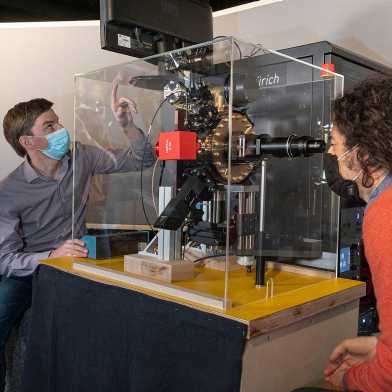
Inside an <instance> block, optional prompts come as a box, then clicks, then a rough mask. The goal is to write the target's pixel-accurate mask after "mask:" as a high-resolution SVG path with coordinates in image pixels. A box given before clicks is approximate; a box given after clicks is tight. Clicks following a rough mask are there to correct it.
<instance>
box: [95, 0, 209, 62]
mask: <svg viewBox="0 0 392 392" xmlns="http://www.w3.org/2000/svg"><path fill="white" fill-rule="evenodd" d="M100 19H101V46H102V48H103V49H107V50H110V51H113V52H118V53H122V54H127V55H129V56H134V57H147V56H151V55H154V54H157V53H163V52H166V51H168V50H173V49H179V48H182V47H185V46H189V45H191V44H196V43H201V42H205V41H209V40H211V39H212V34H213V33H212V9H211V7H210V4H209V1H208V0H100Z"/></svg>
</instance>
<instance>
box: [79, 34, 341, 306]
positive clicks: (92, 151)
mask: <svg viewBox="0 0 392 392" xmlns="http://www.w3.org/2000/svg"><path fill="white" fill-rule="evenodd" d="M75 83H76V94H75V133H74V147H73V148H74V193H73V214H74V216H73V222H74V227H73V233H74V234H73V235H74V238H81V237H83V236H84V235H86V234H88V235H89V236H90V237H92V240H91V238H90V237H89V238H90V240H91V241H94V238H95V237H97V236H104V237H105V236H108V237H110V238H111V237H112V236H117V240H118V236H120V237H121V236H122V237H121V238H120V243H121V240H123V241H124V242H127V241H128V242H129V241H130V240H132V241H134V248H132V247H127V245H126V244H123V245H120V246H119V247H117V248H116V249H117V250H118V249H120V250H119V252H120V254H117V253H116V254H115V255H114V256H120V260H118V259H116V262H115V263H114V264H113V263H111V261H110V260H109V259H110V258H106V259H104V260H103V261H100V262H99V263H97V262H95V263H94V261H93V262H92V263H91V265H90V266H93V267H91V268H93V269H94V271H92V272H93V273H97V270H98V269H99V268H102V269H103V271H105V273H108V274H111V275H110V276H111V277H112V278H113V277H114V275H116V274H117V275H118V274H121V276H123V277H120V279H131V280H130V281H129V282H130V283H131V284H134V285H136V286H138V285H139V283H140V282H141V283H140V285H141V286H140V287H142V288H143V289H147V290H152V291H158V292H161V291H162V292H164V293H165V295H167V296H169V297H170V296H180V297H181V296H182V295H183V297H184V299H185V300H186V301H190V302H192V301H196V302H202V303H203V304H204V305H205V306H210V307H216V308H221V309H224V310H228V309H229V308H231V309H235V308H236V307H241V306H243V305H245V304H247V303H251V302H253V301H257V300H263V299H264V298H268V296H272V295H273V296H277V295H282V294H284V293H287V292H288V291H290V290H294V289H296V288H297V286H296V285H295V284H291V283H290V279H291V277H290V276H282V277H281V278H280V277H279V276H278V274H276V273H275V272H274V270H273V269H272V265H273V264H271V263H270V262H274V263H276V262H278V263H284V264H288V265H301V266H306V267H307V268H312V269H319V270H324V271H329V272H330V273H331V275H333V274H334V273H335V271H336V265H337V257H338V255H337V238H338V232H337V231H338V215H339V200H338V198H337V197H336V196H335V195H334V194H333V193H332V192H331V191H330V189H329V188H328V185H327V183H326V180H325V175H324V169H323V152H324V151H325V149H326V148H327V143H328V136H329V132H330V128H331V125H332V122H331V104H332V102H333V100H334V99H335V98H336V97H338V96H340V95H341V94H342V93H343V77H342V76H341V75H338V74H336V73H334V72H332V71H330V70H328V69H322V68H319V67H316V66H313V65H312V64H309V63H306V62H303V61H300V60H297V59H294V58H291V57H288V56H286V55H283V54H280V53H278V52H275V51H271V50H268V49H266V48H264V47H262V46H261V45H252V44H245V43H243V42H241V41H238V40H236V39H234V38H219V39H216V40H213V41H211V42H208V43H205V44H201V45H195V46H192V47H189V48H184V49H182V50H177V51H173V52H168V53H163V54H161V55H156V56H152V57H149V58H145V59H142V60H135V61H132V62H129V63H125V64H120V65H116V66H112V67H107V68H104V69H100V70H97V71H94V72H89V73H86V74H80V75H77V76H76V79H75ZM78 154H79V155H78ZM83 154H84V156H85V158H84V159H85V160H88V162H89V164H90V166H91V168H92V170H93V172H94V174H95V175H94V177H93V180H92V182H91V186H90V193H89V194H83V193H82V192H81V191H80V189H82V187H80V186H78V185H80V184H81V183H82V182H83V181H84V177H83V173H82V168H81V167H80V166H79V165H78V162H80V159H82V158H81V157H80V155H83ZM83 170H84V169H83ZM81 217H83V219H81ZM84 217H85V218H84ZM83 221H84V222H85V225H86V227H84V225H83V224H81V222H82V223H83ZM86 230H89V232H86ZM141 233H142V236H141ZM131 248H132V249H131ZM121 249H123V253H121ZM138 252H139V253H138ZM103 254H104V255H105V253H103ZM129 254H136V259H134V258H132V257H131V259H127V257H128V255H129ZM121 256H125V261H126V263H125V264H126V265H127V263H128V264H130V267H129V265H128V267H129V268H128V269H127V266H126V267H125V269H126V270H127V271H128V272H124V271H123V269H124V267H123V265H124V263H123V261H122V259H121ZM89 257H90V259H91V253H90V255H89ZM138 257H139V258H140V259H138ZM96 258H97V259H98V258H99V257H96ZM127 260H128V261H127ZM134 260H138V261H134ZM90 261H91V260H90ZM150 261H151V263H153V264H151V263H150ZM78 262H81V263H79V264H80V265H82V266H84V267H82V268H85V270H86V271H88V268H90V267H88V266H87V264H88V263H83V260H82V259H79V260H78ZM116 263H117V264H116ZM159 263H161V264H159ZM98 264H99V266H98V267H97V265H98ZM113 265H115V267H113ZM135 266H137V267H135ZM89 271H90V272H91V270H89ZM161 272H162V274H161ZM166 272H167V273H168V274H169V275H165V274H166ZM160 274H161V275H160ZM167 276H169V278H167ZM317 279H321V278H316V277H313V278H310V277H307V278H304V279H302V280H300V283H299V284H302V285H311V284H314V283H315V282H317ZM162 280H165V283H160V282H162ZM143 282H144V283H143ZM145 282H147V286H146V285H145ZM203 297H204V298H206V299H207V300H206V302H203V300H202V299H203Z"/></svg>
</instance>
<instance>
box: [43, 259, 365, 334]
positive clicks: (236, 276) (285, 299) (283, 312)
mask: <svg viewBox="0 0 392 392" xmlns="http://www.w3.org/2000/svg"><path fill="white" fill-rule="evenodd" d="M74 261H81V262H86V261H87V262H89V263H92V264H94V265H99V266H102V267H105V268H110V269H112V270H114V271H119V272H124V261H123V258H115V259H110V260H99V261H98V260H92V259H74V258H72V257H62V258H57V259H48V260H43V261H42V263H43V264H46V265H49V266H52V267H55V268H58V269H61V270H64V271H67V272H69V273H72V274H76V275H80V276H84V277H86V278H88V279H91V280H94V281H99V282H102V283H106V284H111V285H116V286H120V287H127V288H130V289H132V290H136V291H140V292H144V293H147V294H149V295H152V296H154V297H158V298H162V299H165V300H169V301H175V302H178V303H182V304H184V305H186V306H191V307H193V308H196V309H199V310H201V311H206V312H210V313H214V314H221V315H222V316H224V317H227V318H231V319H234V320H237V321H239V322H242V323H245V324H247V325H248V326H249V337H251V336H254V335H258V334H262V333H266V332H268V331H270V330H272V329H275V328H278V327H281V326H284V325H288V324H291V323H292V322H294V321H298V320H300V319H304V318H306V317H311V316H312V315H315V314H318V313H320V312H323V311H326V310H327V309H331V308H334V307H336V306H339V305H342V304H345V303H348V302H352V301H354V300H356V299H358V298H360V297H362V296H364V295H365V284H364V283H363V282H359V281H353V280H348V279H341V278H331V277H328V276H326V275H323V274H320V275H317V274H310V275H309V274H303V273H298V272H288V271H284V270H276V269H273V268H268V270H267V272H266V280H268V279H270V278H272V279H273V282H274V292H273V296H272V297H271V296H268V297H267V296H266V287H262V288H259V289H257V288H255V285H254V279H255V277H254V273H247V272H246V271H245V269H239V270H236V271H231V272H230V273H229V281H228V294H229V298H230V299H231V302H232V307H231V308H230V309H228V310H218V309H211V308H209V307H207V306H203V305H200V304H196V303H192V302H190V301H186V300H183V299H182V298H173V297H169V296H166V295H163V294H162V293H157V292H149V291H148V290H145V289H139V288H135V287H133V286H132V285H129V284H126V283H118V282H116V281H113V280H111V279H107V278H104V277H98V276H95V275H91V274H89V273H85V272H80V271H76V270H74V268H73V262H74ZM173 285H175V286H177V287H183V288H186V289H192V290H195V291H200V292H203V293H205V294H208V295H214V296H221V297H223V295H224V279H223V272H222V271H216V270H211V269H208V268H199V269H197V272H196V276H195V278H194V279H192V280H189V281H181V282H175V283H173Z"/></svg>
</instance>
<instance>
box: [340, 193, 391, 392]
mask: <svg viewBox="0 0 392 392" xmlns="http://www.w3.org/2000/svg"><path fill="white" fill-rule="evenodd" d="M363 239H364V244H365V254H366V258H367V260H368V263H369V266H370V270H371V272H372V281H373V285H374V290H375V294H376V298H377V310H378V314H379V319H380V324H379V328H380V332H381V333H380V336H379V338H378V343H377V346H376V355H375V356H374V358H373V359H372V360H371V361H369V362H366V363H364V364H362V365H359V366H356V367H353V368H351V369H350V370H349V371H348V372H347V373H346V376H345V381H346V384H347V387H348V388H349V390H350V391H363V392H392V185H390V186H389V187H387V188H386V189H385V190H384V191H383V192H382V193H381V194H380V195H379V196H378V197H377V198H376V199H375V200H374V201H373V202H372V203H371V204H370V205H369V207H368V209H367V211H366V213H365V218H364V224H363Z"/></svg>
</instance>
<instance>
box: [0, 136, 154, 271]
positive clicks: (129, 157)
mask: <svg viewBox="0 0 392 392" xmlns="http://www.w3.org/2000/svg"><path fill="white" fill-rule="evenodd" d="M144 147H145V139H144V138H141V139H140V138H139V141H138V142H136V143H135V142H134V143H131V145H130V147H129V148H128V149H127V150H117V151H106V150H102V149H99V148H97V147H94V146H90V145H84V144H80V143H76V145H75V170H74V169H73V165H72V154H71V152H69V153H68V154H67V155H66V156H65V157H64V158H63V159H62V160H61V162H60V167H59V171H58V175H57V178H56V179H54V178H48V177H45V176H42V175H40V174H38V173H37V172H36V171H35V170H34V169H33V167H32V166H31V165H30V163H29V162H28V160H25V162H24V163H22V164H21V165H20V166H19V167H18V168H16V170H14V171H13V172H12V173H11V174H10V175H9V176H8V177H6V178H5V179H4V180H3V181H1V182H0V275H5V276H26V275H30V274H31V273H32V272H33V271H34V269H35V268H36V267H37V265H38V262H39V260H42V259H45V258H47V257H48V256H49V253H50V252H51V251H52V250H53V249H56V248H58V247H59V246H60V245H61V244H63V243H64V241H66V240H68V239H70V238H71V234H72V183H73V173H74V171H75V200H74V211H75V214H74V238H80V237H81V236H82V235H83V233H84V231H85V217H86V211H87V201H88V195H89V190H90V184H91V177H92V176H93V175H95V174H109V173H119V172H127V171H133V170H140V167H141V161H142V157H143V150H144ZM154 159H155V157H154V154H153V152H152V148H151V145H150V144H149V143H147V145H146V149H145V152H144V159H143V162H144V166H146V167H147V166H151V165H152V164H153V162H154Z"/></svg>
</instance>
